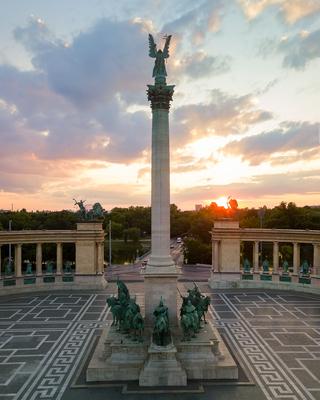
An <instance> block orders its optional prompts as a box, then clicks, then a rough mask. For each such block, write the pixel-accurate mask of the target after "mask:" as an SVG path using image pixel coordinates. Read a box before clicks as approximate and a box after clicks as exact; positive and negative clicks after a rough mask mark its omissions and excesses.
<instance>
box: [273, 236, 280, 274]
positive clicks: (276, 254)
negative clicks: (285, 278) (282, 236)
mask: <svg viewBox="0 0 320 400" xmlns="http://www.w3.org/2000/svg"><path fill="white" fill-rule="evenodd" d="M278 271H279V243H278V242H273V273H274V274H277V273H278Z"/></svg>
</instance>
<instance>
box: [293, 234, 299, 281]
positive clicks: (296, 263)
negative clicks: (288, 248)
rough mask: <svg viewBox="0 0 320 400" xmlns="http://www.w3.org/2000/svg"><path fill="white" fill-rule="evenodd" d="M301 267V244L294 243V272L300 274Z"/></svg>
mask: <svg viewBox="0 0 320 400" xmlns="http://www.w3.org/2000/svg"><path fill="white" fill-rule="evenodd" d="M299 268H300V244H299V243H297V242H294V243H293V274H294V275H298V273H299Z"/></svg>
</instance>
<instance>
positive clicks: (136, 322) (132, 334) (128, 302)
mask: <svg viewBox="0 0 320 400" xmlns="http://www.w3.org/2000/svg"><path fill="white" fill-rule="evenodd" d="M117 287H118V297H115V296H112V297H109V298H108V299H107V304H108V306H109V307H110V308H111V313H112V318H113V320H112V324H111V326H116V327H117V328H118V331H119V332H121V333H124V334H128V335H129V338H131V339H133V340H134V341H140V342H142V340H143V339H142V332H143V329H144V321H143V317H142V315H141V313H140V306H139V305H138V304H137V303H136V300H135V299H133V298H131V297H130V293H129V289H128V288H127V286H126V284H125V283H124V282H123V281H120V280H119V279H117Z"/></svg>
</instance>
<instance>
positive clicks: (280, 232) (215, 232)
mask: <svg viewBox="0 0 320 400" xmlns="http://www.w3.org/2000/svg"><path fill="white" fill-rule="evenodd" d="M211 235H212V240H221V239H239V240H244V241H265V242H297V243H312V244H314V243H318V242H320V230H303V229H258V228H230V229H228V228H213V229H212V231H211Z"/></svg>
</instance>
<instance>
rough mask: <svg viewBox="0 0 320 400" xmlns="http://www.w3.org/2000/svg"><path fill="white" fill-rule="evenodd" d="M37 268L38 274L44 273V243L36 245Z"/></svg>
mask: <svg viewBox="0 0 320 400" xmlns="http://www.w3.org/2000/svg"><path fill="white" fill-rule="evenodd" d="M36 270H37V275H42V244H41V243H37V247H36Z"/></svg>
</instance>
